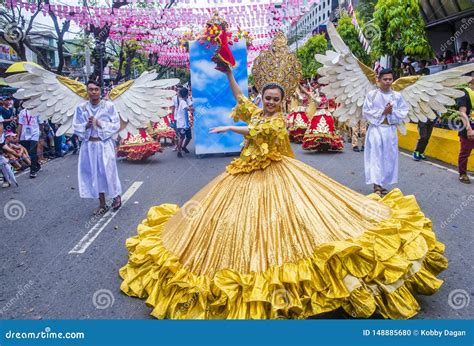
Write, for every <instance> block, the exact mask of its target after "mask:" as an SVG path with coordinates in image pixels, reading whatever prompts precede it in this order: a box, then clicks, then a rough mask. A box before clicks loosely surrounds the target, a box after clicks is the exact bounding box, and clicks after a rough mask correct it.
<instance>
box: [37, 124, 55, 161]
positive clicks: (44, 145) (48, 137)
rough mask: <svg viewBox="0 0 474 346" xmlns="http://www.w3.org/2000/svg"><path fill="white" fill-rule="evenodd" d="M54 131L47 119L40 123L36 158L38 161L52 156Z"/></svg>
mask: <svg viewBox="0 0 474 346" xmlns="http://www.w3.org/2000/svg"><path fill="white" fill-rule="evenodd" d="M53 141H54V133H53V130H52V129H51V127H50V126H49V124H48V122H47V121H44V122H43V123H41V124H40V137H39V141H38V159H39V160H40V162H44V161H46V159H48V158H51V157H53V156H54V149H53Z"/></svg>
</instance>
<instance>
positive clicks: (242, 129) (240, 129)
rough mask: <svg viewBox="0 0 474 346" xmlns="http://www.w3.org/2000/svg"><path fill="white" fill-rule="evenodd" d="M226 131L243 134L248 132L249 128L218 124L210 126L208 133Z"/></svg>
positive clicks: (245, 134)
mask: <svg viewBox="0 0 474 346" xmlns="http://www.w3.org/2000/svg"><path fill="white" fill-rule="evenodd" d="M227 131H232V132H235V133H238V134H241V135H244V136H247V135H248V134H249V128H248V127H247V126H218V127H213V128H211V129H210V130H209V133H224V132H227Z"/></svg>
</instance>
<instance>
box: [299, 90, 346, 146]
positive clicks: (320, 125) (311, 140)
mask: <svg viewBox="0 0 474 346" xmlns="http://www.w3.org/2000/svg"><path fill="white" fill-rule="evenodd" d="M311 98H313V100H314V102H316V104H317V110H316V112H315V114H314V115H313V117H312V119H311V123H310V125H309V127H308V129H307V130H306V132H305V134H304V138H303V145H302V148H303V149H304V150H313V151H328V150H333V151H342V150H343V149H344V143H343V141H342V137H341V136H340V135H339V133H337V131H336V129H335V127H334V120H333V117H332V115H331V112H330V111H329V100H328V99H327V98H326V96H325V95H324V94H323V93H319V95H317V94H312V95H311Z"/></svg>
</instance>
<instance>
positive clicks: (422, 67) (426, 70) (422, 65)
mask: <svg viewBox="0 0 474 346" xmlns="http://www.w3.org/2000/svg"><path fill="white" fill-rule="evenodd" d="M427 64H428V62H427V61H426V60H421V61H420V62H419V63H418V67H419V68H420V69H419V70H418V72H417V74H419V75H421V76H425V75H429V74H430V69H429V68H428V67H426V65H427Z"/></svg>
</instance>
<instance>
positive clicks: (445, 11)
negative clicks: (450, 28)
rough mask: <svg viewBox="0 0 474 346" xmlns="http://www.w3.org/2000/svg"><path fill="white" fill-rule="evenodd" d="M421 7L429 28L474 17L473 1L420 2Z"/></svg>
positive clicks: (438, 0)
mask: <svg viewBox="0 0 474 346" xmlns="http://www.w3.org/2000/svg"><path fill="white" fill-rule="evenodd" d="M420 5H421V12H422V14H423V16H424V17H425V21H426V27H427V28H429V27H432V26H435V25H439V24H442V23H445V22H450V21H457V20H460V19H462V18H466V17H471V16H473V15H474V2H473V1H471V0H447V1H446V0H420Z"/></svg>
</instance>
